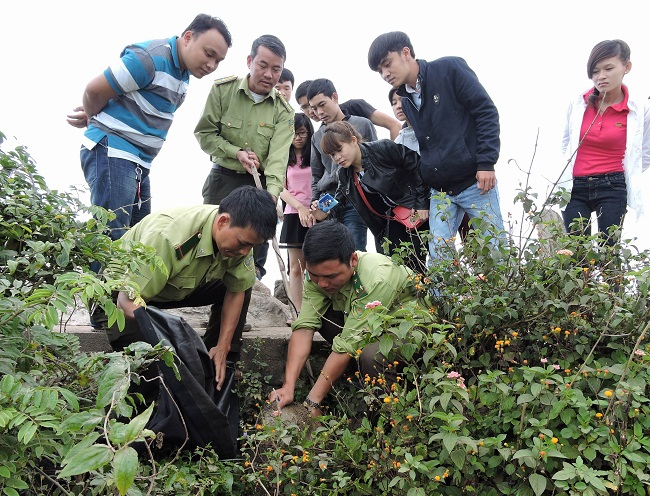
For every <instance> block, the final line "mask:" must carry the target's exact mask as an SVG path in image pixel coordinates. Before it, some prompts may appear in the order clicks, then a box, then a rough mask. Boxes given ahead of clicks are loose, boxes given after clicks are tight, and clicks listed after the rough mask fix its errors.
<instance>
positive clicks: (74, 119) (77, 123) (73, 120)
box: [66, 105, 88, 129]
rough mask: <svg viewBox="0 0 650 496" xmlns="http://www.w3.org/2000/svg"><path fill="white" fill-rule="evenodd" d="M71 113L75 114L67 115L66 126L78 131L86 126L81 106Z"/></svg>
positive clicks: (86, 117) (86, 119)
mask: <svg viewBox="0 0 650 496" xmlns="http://www.w3.org/2000/svg"><path fill="white" fill-rule="evenodd" d="M72 111H73V112H75V113H74V114H68V115H67V119H66V120H67V121H68V124H70V125H71V126H72V127H77V128H79V129H83V128H84V127H86V126H88V116H87V115H86V112H84V108H83V106H81V105H80V106H78V107H76V108H75V109H73V110H72Z"/></svg>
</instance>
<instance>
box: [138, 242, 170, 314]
mask: <svg viewBox="0 0 650 496" xmlns="http://www.w3.org/2000/svg"><path fill="white" fill-rule="evenodd" d="M139 241H140V243H142V244H143V245H147V246H151V247H152V248H154V249H155V250H156V255H158V256H159V257H160V258H161V259H162V261H163V263H164V264H165V266H166V267H167V274H163V272H162V271H161V270H160V269H155V270H153V271H152V270H151V268H150V267H148V266H146V265H144V266H142V265H141V266H139V267H138V269H137V270H138V272H137V273H134V274H133V275H132V276H131V277H130V280H131V281H132V282H134V283H136V284H137V285H138V287H139V288H140V296H141V297H142V299H143V300H144V301H146V302H148V301H150V300H151V299H153V298H154V297H155V296H157V295H158V294H160V293H161V292H162V290H163V289H164V288H165V286H166V285H167V282H168V281H169V274H171V273H172V270H173V266H174V257H175V251H174V247H173V246H171V244H170V243H169V241H168V240H167V238H165V237H164V236H161V235H160V233H159V232H158V231H151V232H149V233H144V234H143V235H142V238H141V239H140V240H139Z"/></svg>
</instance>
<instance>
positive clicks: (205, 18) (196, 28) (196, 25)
mask: <svg viewBox="0 0 650 496" xmlns="http://www.w3.org/2000/svg"><path fill="white" fill-rule="evenodd" d="M210 29H216V30H217V31H219V33H221V36H223V39H224V40H225V42H226V44H227V45H228V48H230V47H231V46H232V36H231V34H230V31H228V27H227V26H226V24H225V23H224V22H223V21H222V20H221V19H219V18H218V17H212V16H209V15H208V14H199V15H197V16H196V17H195V18H194V20H193V21H192V22H191V23H190V25H189V26H187V28H186V29H185V31H183V33H182V34H185V33H187V32H188V31H190V32H191V33H192V34H193V35H199V34H201V33H205V32H206V31H209V30H210Z"/></svg>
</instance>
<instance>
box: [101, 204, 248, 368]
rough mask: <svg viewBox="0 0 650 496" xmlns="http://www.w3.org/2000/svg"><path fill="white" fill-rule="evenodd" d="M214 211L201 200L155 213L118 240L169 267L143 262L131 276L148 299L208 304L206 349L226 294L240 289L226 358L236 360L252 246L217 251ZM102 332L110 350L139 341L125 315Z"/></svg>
mask: <svg viewBox="0 0 650 496" xmlns="http://www.w3.org/2000/svg"><path fill="white" fill-rule="evenodd" d="M218 210H219V206H218V205H199V206H194V207H179V208H174V209H169V210H164V211H160V212H154V213H152V214H149V215H147V216H146V217H145V218H144V219H142V220H141V221H140V222H138V223H137V224H136V225H135V226H133V227H132V228H131V229H129V230H128V231H127V232H126V234H124V236H123V237H122V240H126V241H138V242H140V243H142V244H144V245H148V246H151V247H153V248H154V249H155V250H156V254H157V255H158V256H159V257H160V258H161V259H162V261H163V263H164V264H165V266H166V267H167V272H168V273H167V275H165V274H164V273H163V272H162V271H161V270H160V269H155V270H153V271H152V270H151V269H150V268H149V267H148V266H141V267H139V268H138V272H137V273H135V272H134V273H133V274H130V275H129V276H130V279H131V281H132V282H134V283H136V284H137V285H138V287H139V289H140V295H141V296H142V299H143V300H144V301H145V302H146V303H148V304H151V305H154V306H157V307H158V308H161V309H167V308H181V307H195V306H205V305H211V309H210V318H209V320H208V324H207V326H206V329H205V334H204V336H203V341H204V342H205V345H206V347H207V348H208V349H210V348H212V347H213V346H216V344H217V342H218V340H219V336H220V334H221V314H222V312H223V311H224V310H225V308H224V307H223V301H224V298H225V295H226V294H227V292H232V293H240V292H241V293H244V302H243V305H242V308H241V310H240V313H239V322H238V323H237V326H236V328H235V332H234V335H233V337H232V341H231V343H230V353H229V357H230V358H229V359H232V360H234V361H236V360H237V359H238V354H239V351H240V348H241V334H242V330H243V326H244V322H245V320H246V313H247V312H248V304H249V302H250V293H251V288H252V287H253V284H255V265H254V261H253V252H252V250H251V251H250V252H249V253H248V254H247V255H246V256H243V257H234V258H228V257H225V256H223V255H222V254H221V253H220V252H219V251H218V249H217V247H216V245H215V243H214V241H213V239H212V226H213V224H214V221H215V218H216V216H217V214H218ZM129 297H132V295H130V294H129ZM231 310H232V309H231ZM106 334H107V336H108V339H109V341H110V343H111V346H112V347H113V349H123V348H124V346H126V345H128V344H129V343H132V342H134V341H139V340H141V334H140V330H139V327H138V325H137V323H135V322H130V321H128V320H127V322H126V326H125V328H124V330H122V331H121V332H120V331H119V329H118V328H117V326H111V327H110V328H109V329H107V330H106Z"/></svg>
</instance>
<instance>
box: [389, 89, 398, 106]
mask: <svg viewBox="0 0 650 496" xmlns="http://www.w3.org/2000/svg"><path fill="white" fill-rule="evenodd" d="M396 91H397V88H391V89H390V91H389V92H388V101H389V102H390V106H391V107H392V106H393V96H395V92H396Z"/></svg>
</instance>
